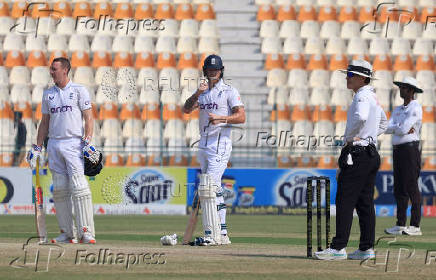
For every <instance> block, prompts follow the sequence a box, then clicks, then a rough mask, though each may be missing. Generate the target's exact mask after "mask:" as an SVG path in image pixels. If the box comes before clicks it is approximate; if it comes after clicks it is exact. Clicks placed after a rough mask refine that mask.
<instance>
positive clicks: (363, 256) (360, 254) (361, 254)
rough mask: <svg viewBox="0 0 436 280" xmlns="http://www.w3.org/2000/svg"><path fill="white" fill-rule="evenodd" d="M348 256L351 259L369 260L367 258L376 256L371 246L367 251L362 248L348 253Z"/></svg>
mask: <svg viewBox="0 0 436 280" xmlns="http://www.w3.org/2000/svg"><path fill="white" fill-rule="evenodd" d="M348 258H349V259H350V260H367V259H374V258H375V252H374V250H373V249H371V248H369V249H368V250H366V251H361V250H360V249H357V250H356V251H354V252H353V253H351V254H349V255H348Z"/></svg>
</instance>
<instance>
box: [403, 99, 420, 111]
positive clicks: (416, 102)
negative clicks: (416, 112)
mask: <svg viewBox="0 0 436 280" xmlns="http://www.w3.org/2000/svg"><path fill="white" fill-rule="evenodd" d="M416 105H418V101H416V100H412V101H410V102H409V104H407V105H404V104H403V105H401V107H400V108H401V110H406V109H407V108H412V107H415V106H416Z"/></svg>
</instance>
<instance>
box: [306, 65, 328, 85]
mask: <svg viewBox="0 0 436 280" xmlns="http://www.w3.org/2000/svg"><path fill="white" fill-rule="evenodd" d="M329 85H330V71H327V70H322V69H316V70H313V71H312V72H311V73H310V77H309V86H310V87H313V88H329Z"/></svg>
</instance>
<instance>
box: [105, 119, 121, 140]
mask: <svg viewBox="0 0 436 280" xmlns="http://www.w3.org/2000/svg"><path fill="white" fill-rule="evenodd" d="M120 135H122V130H121V124H120V121H119V120H118V119H107V120H103V124H102V126H101V136H103V137H104V138H113V137H119V136H120Z"/></svg>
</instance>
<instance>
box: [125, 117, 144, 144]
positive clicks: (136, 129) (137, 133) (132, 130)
mask: <svg viewBox="0 0 436 280" xmlns="http://www.w3.org/2000/svg"><path fill="white" fill-rule="evenodd" d="M143 134H144V132H143V125H142V121H141V120H138V119H127V120H126V121H125V122H124V125H123V132H122V136H123V137H124V138H130V137H138V138H139V137H142V135H143ZM126 144H127V143H126Z"/></svg>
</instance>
